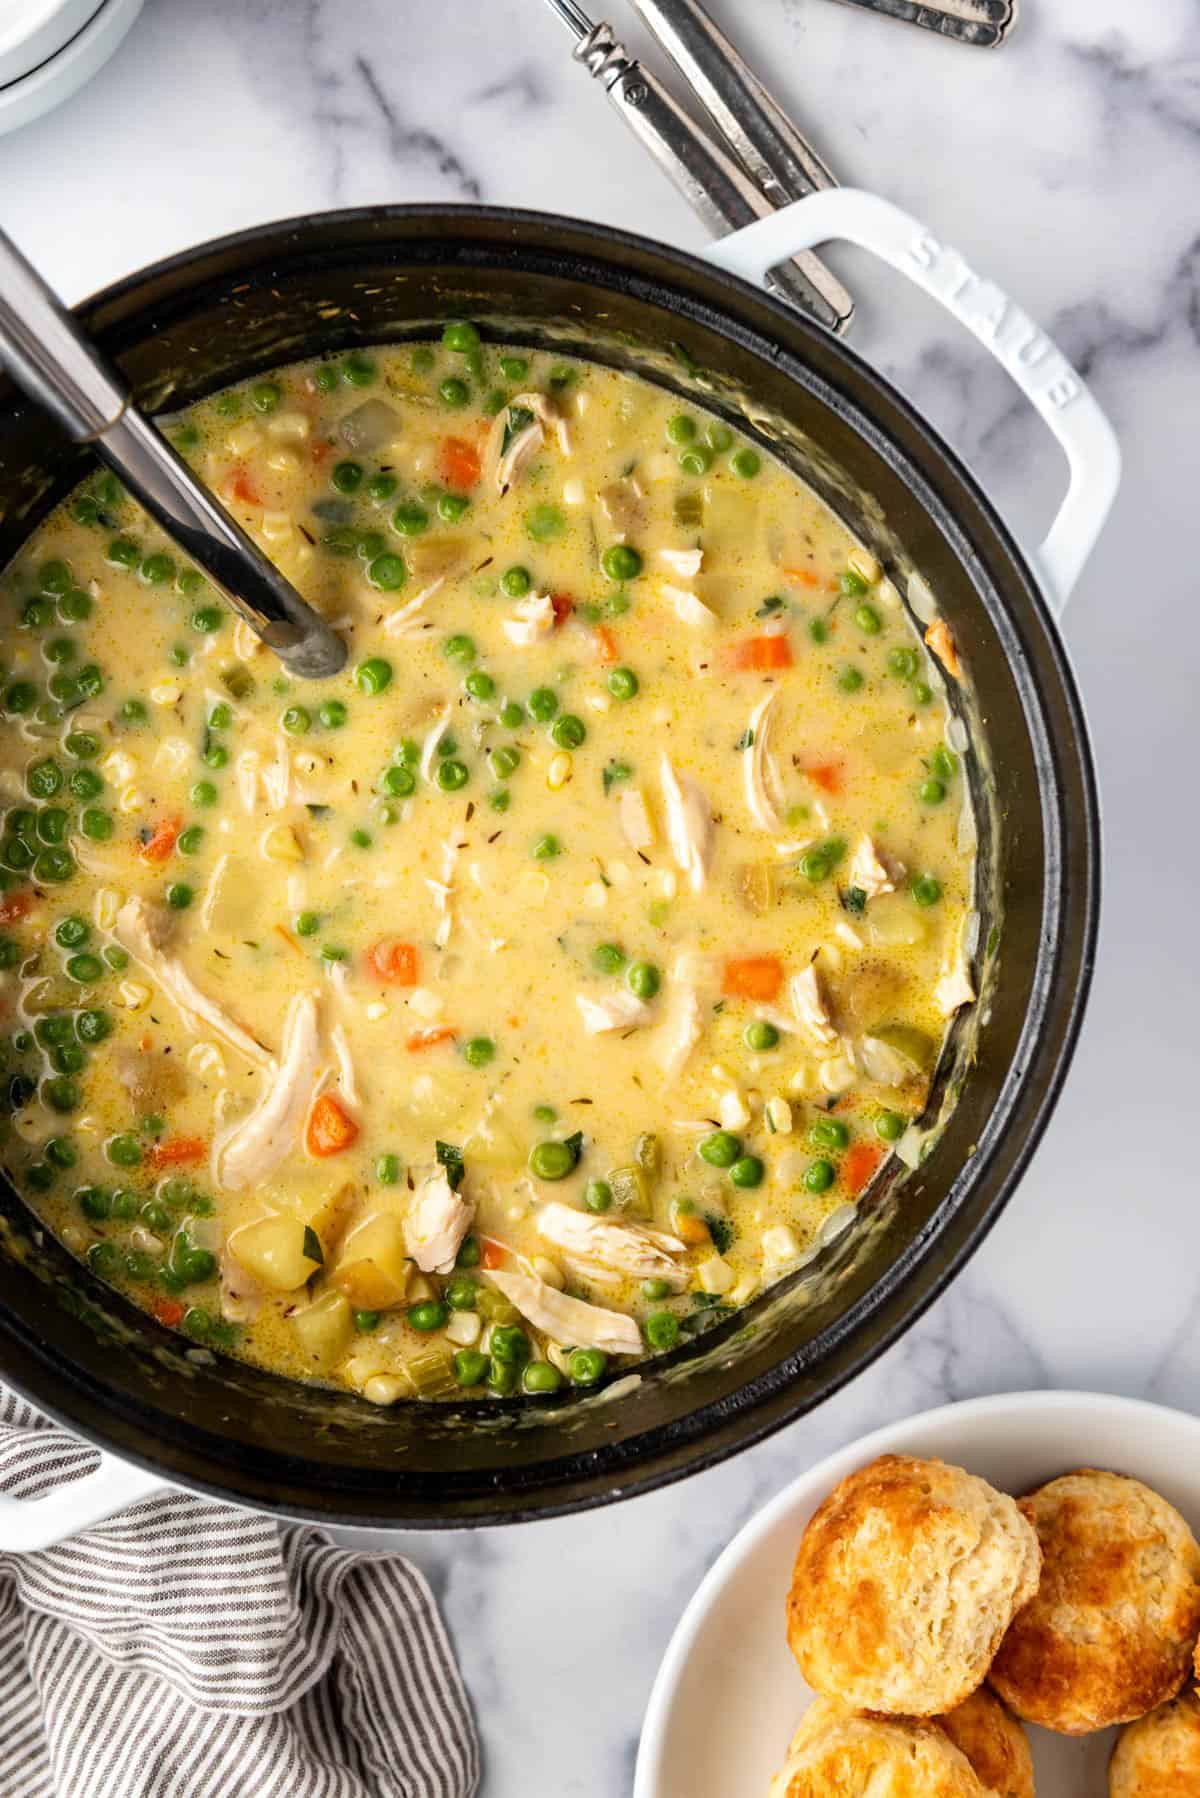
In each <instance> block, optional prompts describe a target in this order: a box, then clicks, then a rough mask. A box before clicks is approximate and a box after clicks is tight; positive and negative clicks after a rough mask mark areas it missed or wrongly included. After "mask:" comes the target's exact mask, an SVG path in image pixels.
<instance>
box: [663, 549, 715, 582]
mask: <svg viewBox="0 0 1200 1798" xmlns="http://www.w3.org/2000/svg"><path fill="white" fill-rule="evenodd" d="M658 559H659V561H660V562H665V563H666V565H667V567H668V568H669V569H670V570H671V572H672V574H677V575H679V576H680V578H681V579H682V580H685V581H691V580H694V579H695V578H696V576H697V575H698V574H699V572H700V569H701V567H702V566H703V563H704V551H703V550H702V549H660V550H659V552H658Z"/></svg>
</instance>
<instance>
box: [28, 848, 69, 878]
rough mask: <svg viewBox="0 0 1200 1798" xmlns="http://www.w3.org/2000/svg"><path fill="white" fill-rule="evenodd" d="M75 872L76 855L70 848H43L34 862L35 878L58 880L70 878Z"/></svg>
mask: <svg viewBox="0 0 1200 1798" xmlns="http://www.w3.org/2000/svg"><path fill="white" fill-rule="evenodd" d="M74 872H75V857H74V856H73V855H72V854H71V852H70V850H69V849H43V850H42V852H41V854H40V855H39V856H38V858H37V860H36V861H35V862H34V864H33V873H34V878H35V880H47V881H53V882H56V883H57V882H58V881H60V880H70V878H71V876H72V874H74Z"/></svg>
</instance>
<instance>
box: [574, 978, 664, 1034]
mask: <svg viewBox="0 0 1200 1798" xmlns="http://www.w3.org/2000/svg"><path fill="white" fill-rule="evenodd" d="M575 1003H576V1005H578V1007H579V1015H580V1017H581V1018H582V1019H583V1027H584V1029H585V1030H586V1031H587V1033H588V1035H589V1036H600V1035H602V1034H603V1033H604V1031H606V1030H630V1029H633V1028H634V1027H636V1026H637V1025H638V1024H644V1023H645V1022H646V1020H647V1018H648V1017H649V1016H650V1007H649V1006H648V1005H646V1004H645V1003H643V1001H642V1000H641V999H638V998H635V997H634V995H633V994H632V993H629V992H626V991H625V990H624V988H623V987H617V988H616V990H615V991H613V992H611V993H606V994H605V995H604V997H603V999H592V998H589V996H588V995H587V994H586V993H576V995H575Z"/></svg>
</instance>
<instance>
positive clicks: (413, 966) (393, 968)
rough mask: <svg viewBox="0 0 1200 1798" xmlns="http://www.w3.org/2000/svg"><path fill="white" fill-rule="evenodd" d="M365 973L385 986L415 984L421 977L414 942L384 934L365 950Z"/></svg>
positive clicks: (418, 958)
mask: <svg viewBox="0 0 1200 1798" xmlns="http://www.w3.org/2000/svg"><path fill="white" fill-rule="evenodd" d="M367 973H368V974H369V975H370V976H371V977H372V979H374V980H382V981H383V983H384V985H385V986H416V984H417V981H418V980H419V979H420V977H421V962H420V957H419V956H418V954H417V947H416V944H415V943H401V942H398V941H397V940H396V938H395V937H387V936H385V937H384V938H382V940H381V941H380V942H378V943H376V944H375V945H374V947H373V948H370V949H368V950H367Z"/></svg>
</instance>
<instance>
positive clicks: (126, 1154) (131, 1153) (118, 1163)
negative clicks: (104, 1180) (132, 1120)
mask: <svg viewBox="0 0 1200 1798" xmlns="http://www.w3.org/2000/svg"><path fill="white" fill-rule="evenodd" d="M105 1153H106V1154H107V1156H108V1159H109V1160H110V1161H111V1162H112V1164H113V1166H114V1167H137V1165H138V1163H139V1162H140V1161H141V1159H142V1145H141V1143H140V1142H139V1141H138V1139H137V1137H136V1136H110V1137H109V1139H108V1142H107V1143H106V1144H105Z"/></svg>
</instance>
